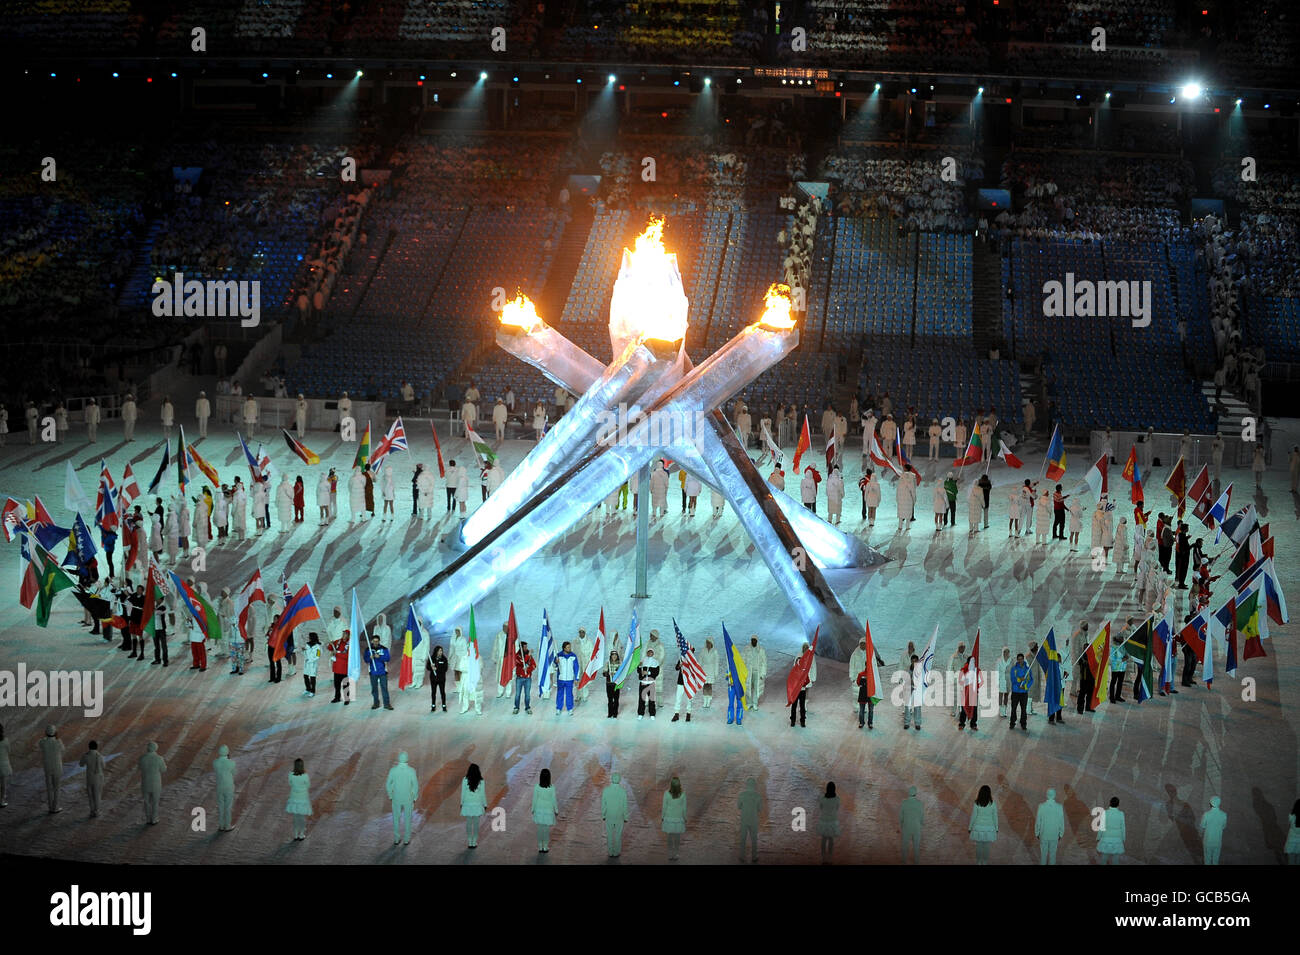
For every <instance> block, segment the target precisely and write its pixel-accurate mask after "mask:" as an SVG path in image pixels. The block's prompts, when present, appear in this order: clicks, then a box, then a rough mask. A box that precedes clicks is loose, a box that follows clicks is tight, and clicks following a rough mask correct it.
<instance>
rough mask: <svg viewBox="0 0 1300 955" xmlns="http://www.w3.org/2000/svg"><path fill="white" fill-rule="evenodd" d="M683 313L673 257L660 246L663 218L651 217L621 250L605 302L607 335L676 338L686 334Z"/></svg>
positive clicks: (678, 274) (682, 292) (682, 291)
mask: <svg viewBox="0 0 1300 955" xmlns="http://www.w3.org/2000/svg"><path fill="white" fill-rule="evenodd" d="M686 313H687V302H686V291H685V289H684V288H683V287H682V276H681V272H680V271H678V268H677V256H676V254H674V253H672V252H669V251H668V250H667V249H665V248H664V220H663V219H651V220H650V223H649V224H648V225H647V226H646V228H645V231H644V232H642V233H641V234H640V235H639V236H637V239H636V242H635V243H634V248H632V249H630V250H629V249H624V250H623V263H622V266H621V267H620V268H619V272H618V279H617V281H615V283H614V294H613V297H612V299H611V300H610V303H609V327H610V336H611V338H613V339H615V340H616V341H618V340H628V339H633V338H640V339H647V338H654V339H658V340H660V341H665V342H676V341H680V340H681V339H682V338H684V337H685V335H686ZM616 347H617V346H616Z"/></svg>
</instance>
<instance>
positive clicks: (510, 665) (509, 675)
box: [497, 602, 519, 686]
mask: <svg viewBox="0 0 1300 955" xmlns="http://www.w3.org/2000/svg"><path fill="white" fill-rule="evenodd" d="M518 646H519V626H518V625H517V624H516V623H515V605H514V603H513V602H512V603H511V604H510V617H509V619H507V620H506V647H505V653H503V654H502V655H501V672H500V673H499V674H498V675H497V685H498V686H509V685H510V681H511V680H513V679H514V678H515V656H516V650H517V648H518Z"/></svg>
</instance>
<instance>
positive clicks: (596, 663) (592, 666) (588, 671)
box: [578, 607, 605, 690]
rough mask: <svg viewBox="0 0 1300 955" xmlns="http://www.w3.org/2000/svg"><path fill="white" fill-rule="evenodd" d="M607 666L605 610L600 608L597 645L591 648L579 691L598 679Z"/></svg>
mask: <svg viewBox="0 0 1300 955" xmlns="http://www.w3.org/2000/svg"><path fill="white" fill-rule="evenodd" d="M604 665H605V608H604V607H601V608H600V627H599V628H598V629H597V630H596V645H595V646H593V647H592V648H591V656H590V657H589V658H588V660H587V662H586V664H585V665H584V666H583V668H582V676H581V677H579V678H578V689H579V690H581V689H582V688H583V687H584V686H586V685H587V684H588V683H590V682H591V681H592V680H594V679H595V678H596V674H598V673H599V672H600V668H601V667H603V666H604Z"/></svg>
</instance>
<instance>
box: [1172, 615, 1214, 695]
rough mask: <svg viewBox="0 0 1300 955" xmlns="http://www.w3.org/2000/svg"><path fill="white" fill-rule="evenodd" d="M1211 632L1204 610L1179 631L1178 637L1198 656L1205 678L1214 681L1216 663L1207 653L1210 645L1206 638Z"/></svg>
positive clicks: (1207, 616)
mask: <svg viewBox="0 0 1300 955" xmlns="http://www.w3.org/2000/svg"><path fill="white" fill-rule="evenodd" d="M1209 632H1210V618H1209V615H1208V614H1207V613H1206V612H1205V611H1204V610H1202V611H1201V612H1200V613H1198V614H1197V615H1196V616H1195V617H1193V618H1192V619H1191V620H1189V621H1188V622H1187V624H1186V625H1185V626H1184V627H1183V629H1182V630H1180V631H1178V637H1179V639H1180V640H1182V641H1183V643H1185V644H1187V645H1188V646H1189V647H1191V648H1192V652H1193V653H1195V654H1196V659H1197V660H1199V661H1201V666H1202V668H1203V670H1204V678H1205V679H1206V680H1207V681H1208V680H1212V679H1213V678H1214V661H1213V659H1211V658H1210V657H1209V655H1208V654H1207V653H1206V652H1205V650H1206V647H1207V646H1208V644H1207V643H1206V638H1207V637H1208V636H1209Z"/></svg>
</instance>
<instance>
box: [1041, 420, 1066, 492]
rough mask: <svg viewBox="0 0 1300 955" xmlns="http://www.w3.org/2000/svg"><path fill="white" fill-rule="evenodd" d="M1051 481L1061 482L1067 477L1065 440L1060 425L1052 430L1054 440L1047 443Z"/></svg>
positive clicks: (1047, 468) (1047, 473)
mask: <svg viewBox="0 0 1300 955" xmlns="http://www.w3.org/2000/svg"><path fill="white" fill-rule="evenodd" d="M1044 466H1045V468H1046V471H1045V472H1044V473H1045V474H1046V475H1047V479H1048V480H1049V481H1059V480H1060V479H1061V478H1063V477H1065V439H1064V438H1062V437H1061V426H1060V425H1059V424H1058V425H1057V426H1056V427H1055V428H1053V429H1052V440H1050V441H1049V442H1048V443H1047V458H1046V463H1045V465H1044Z"/></svg>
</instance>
